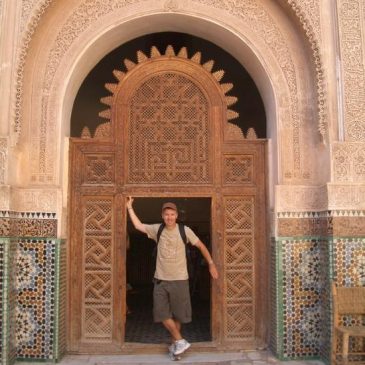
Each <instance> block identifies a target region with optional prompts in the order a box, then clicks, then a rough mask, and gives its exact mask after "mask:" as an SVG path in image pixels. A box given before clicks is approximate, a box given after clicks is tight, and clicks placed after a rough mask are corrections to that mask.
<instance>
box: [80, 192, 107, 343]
mask: <svg viewBox="0 0 365 365" xmlns="http://www.w3.org/2000/svg"><path fill="white" fill-rule="evenodd" d="M112 221H113V201H112V199H95V200H91V199H90V200H87V201H86V202H85V217H84V240H83V243H84V245H83V265H84V270H83V300H82V303H83V311H82V337H83V339H84V340H86V341H90V340H92V341H99V342H100V341H101V342H105V341H110V340H111V338H112V306H113V298H112V295H113V292H112V242H113V224H112Z"/></svg>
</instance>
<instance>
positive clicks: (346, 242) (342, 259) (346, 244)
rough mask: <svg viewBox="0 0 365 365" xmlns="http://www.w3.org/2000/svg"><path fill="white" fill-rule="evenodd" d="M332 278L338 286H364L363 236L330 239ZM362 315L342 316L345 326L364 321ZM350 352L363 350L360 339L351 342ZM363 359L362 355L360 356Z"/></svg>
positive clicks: (364, 240)
mask: <svg viewBox="0 0 365 365" xmlns="http://www.w3.org/2000/svg"><path fill="white" fill-rule="evenodd" d="M331 246H332V252H333V279H334V280H335V282H336V284H337V285H339V286H347V287H350V286H365V236H364V237H337V238H333V239H332V241H331ZM364 320H365V318H364V316H344V317H343V318H342V322H343V324H344V325H346V326H351V325H356V324H357V325H359V324H361V323H364ZM350 346H351V349H350V352H363V346H364V345H363V341H362V340H361V339H358V340H353V341H352V342H351V345H350ZM362 360H364V356H363V357H362Z"/></svg>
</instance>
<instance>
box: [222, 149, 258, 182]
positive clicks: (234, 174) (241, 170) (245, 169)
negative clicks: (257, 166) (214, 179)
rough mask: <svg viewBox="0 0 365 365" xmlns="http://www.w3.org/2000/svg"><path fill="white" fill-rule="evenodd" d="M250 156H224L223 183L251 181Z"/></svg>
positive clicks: (251, 163) (251, 164)
mask: <svg viewBox="0 0 365 365" xmlns="http://www.w3.org/2000/svg"><path fill="white" fill-rule="evenodd" d="M252 174H253V161H252V156H245V155H231V156H229V155H228V156H227V155H226V156H224V182H225V184H245V183H249V182H251V181H252Z"/></svg>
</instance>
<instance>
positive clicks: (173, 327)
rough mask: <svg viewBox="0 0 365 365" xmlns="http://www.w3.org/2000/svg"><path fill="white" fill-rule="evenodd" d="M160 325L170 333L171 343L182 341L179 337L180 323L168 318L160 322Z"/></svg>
mask: <svg viewBox="0 0 365 365" xmlns="http://www.w3.org/2000/svg"><path fill="white" fill-rule="evenodd" d="M162 324H163V325H164V326H165V328H166V329H167V330H168V331H169V332H170V334H171V337H172V339H173V341H178V340H181V339H182V336H181V332H180V331H181V323H180V322H179V321H177V320H176V319H172V318H168V319H165V320H164V321H162Z"/></svg>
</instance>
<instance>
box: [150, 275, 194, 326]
mask: <svg viewBox="0 0 365 365" xmlns="http://www.w3.org/2000/svg"><path fill="white" fill-rule="evenodd" d="M168 318H173V319H177V320H178V321H179V322H180V323H189V322H191V302H190V291H189V280H171V281H170V280H159V279H154V288H153V319H154V321H155V322H162V321H164V320H165V319H168Z"/></svg>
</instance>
